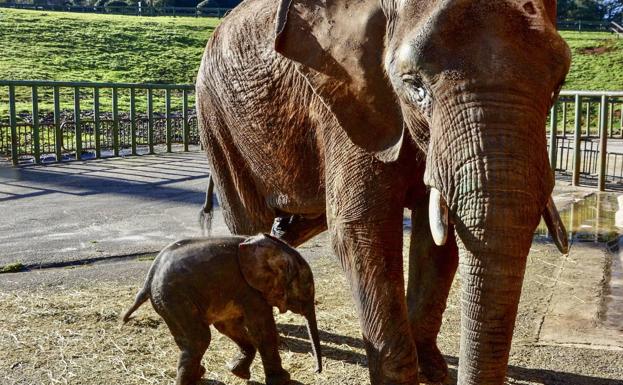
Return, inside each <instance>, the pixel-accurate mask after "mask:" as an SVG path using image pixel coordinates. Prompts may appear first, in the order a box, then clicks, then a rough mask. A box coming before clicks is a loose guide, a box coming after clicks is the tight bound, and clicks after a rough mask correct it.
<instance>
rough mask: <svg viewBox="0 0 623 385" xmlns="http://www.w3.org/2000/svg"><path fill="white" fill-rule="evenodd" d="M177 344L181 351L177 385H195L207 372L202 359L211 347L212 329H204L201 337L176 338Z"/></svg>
mask: <svg viewBox="0 0 623 385" xmlns="http://www.w3.org/2000/svg"><path fill="white" fill-rule="evenodd" d="M175 342H176V343H177V346H179V348H180V350H181V352H180V358H179V360H178V364H177V381H176V385H195V384H196V383H197V382H199V380H200V379H201V377H203V374H204V373H205V371H206V370H205V368H204V367H203V366H202V365H201V359H202V358H203V354H204V353H205V351H206V350H207V349H208V346H209V345H210V328H204V332H203V335H201V336H193V337H191V336H180V337H177V336H176V337H175Z"/></svg>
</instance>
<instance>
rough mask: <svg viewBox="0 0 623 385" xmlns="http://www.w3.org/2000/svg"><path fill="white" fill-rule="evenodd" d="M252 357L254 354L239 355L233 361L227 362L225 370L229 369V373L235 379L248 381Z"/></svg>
mask: <svg viewBox="0 0 623 385" xmlns="http://www.w3.org/2000/svg"><path fill="white" fill-rule="evenodd" d="M254 357H255V354H251V355H248V354H243V353H240V354H239V355H238V356H237V357H235V358H234V359H233V360H231V361H229V363H228V364H227V369H229V371H230V372H232V374H233V375H235V376H236V377H240V378H242V379H243V380H248V379H249V378H251V363H252V362H253V358H254Z"/></svg>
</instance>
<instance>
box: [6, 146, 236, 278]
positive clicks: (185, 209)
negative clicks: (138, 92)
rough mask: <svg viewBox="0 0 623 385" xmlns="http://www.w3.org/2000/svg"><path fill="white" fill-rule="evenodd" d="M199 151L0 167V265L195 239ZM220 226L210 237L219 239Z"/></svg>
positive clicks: (202, 180) (204, 169)
mask: <svg viewBox="0 0 623 385" xmlns="http://www.w3.org/2000/svg"><path fill="white" fill-rule="evenodd" d="M207 174H208V165H207V161H206V156H205V154H204V153H202V152H191V153H173V154H161V155H146V156H141V157H133V158H130V157H128V158H114V159H103V160H96V161H86V162H71V163H63V164H52V165H47V166H32V167H19V168H14V167H0V212H1V213H2V217H3V220H2V221H0V239H2V251H1V252H0V266H2V265H7V264H11V263H21V264H24V265H26V266H32V267H36V266H40V265H44V266H45V265H47V264H58V263H67V262H71V261H81V260H86V259H96V258H101V257H110V256H119V255H130V254H140V253H151V252H156V251H158V250H159V249H161V248H162V247H163V246H165V245H166V244H167V243H169V242H172V241H174V240H176V239H179V238H182V237H190V236H197V235H200V234H201V232H200V231H201V230H200V227H199V225H198V213H199V210H200V208H201V205H202V204H203V201H204V196H205V193H204V191H205V188H206V184H207ZM218 218H219V219H216V220H215V223H214V227H213V229H214V232H215V233H219V232H226V231H227V230H226V228H225V226H224V224H223V222H222V220H220V218H221V217H220V216H219V217H218Z"/></svg>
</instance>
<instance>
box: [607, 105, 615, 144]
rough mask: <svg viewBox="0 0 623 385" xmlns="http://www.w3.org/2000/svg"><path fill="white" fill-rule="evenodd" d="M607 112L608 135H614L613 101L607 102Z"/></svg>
mask: <svg viewBox="0 0 623 385" xmlns="http://www.w3.org/2000/svg"><path fill="white" fill-rule="evenodd" d="M608 108H609V110H608V111H609V114H608V136H609V137H611V138H612V137H613V136H614V103H612V102H608Z"/></svg>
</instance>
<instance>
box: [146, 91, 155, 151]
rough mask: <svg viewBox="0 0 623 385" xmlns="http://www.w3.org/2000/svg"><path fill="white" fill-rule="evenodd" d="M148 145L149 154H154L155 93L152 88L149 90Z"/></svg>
mask: <svg viewBox="0 0 623 385" xmlns="http://www.w3.org/2000/svg"><path fill="white" fill-rule="evenodd" d="M147 143H148V144H149V153H150V154H153V153H154V92H153V90H152V89H151V88H149V89H148V90H147Z"/></svg>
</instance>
